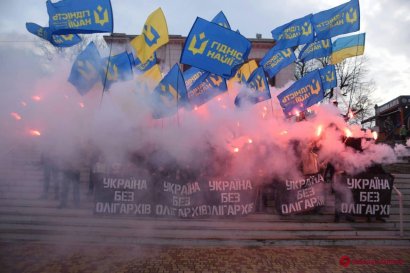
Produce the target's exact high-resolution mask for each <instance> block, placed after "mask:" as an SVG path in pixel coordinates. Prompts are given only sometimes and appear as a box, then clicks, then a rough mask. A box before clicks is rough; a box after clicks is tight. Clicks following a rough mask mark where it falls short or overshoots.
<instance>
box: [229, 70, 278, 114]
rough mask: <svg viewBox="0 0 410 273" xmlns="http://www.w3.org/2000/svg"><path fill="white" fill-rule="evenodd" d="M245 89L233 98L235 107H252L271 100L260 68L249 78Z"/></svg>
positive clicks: (263, 73) (263, 72)
mask: <svg viewBox="0 0 410 273" xmlns="http://www.w3.org/2000/svg"><path fill="white" fill-rule="evenodd" d="M246 85H247V87H248V88H244V89H242V90H241V91H240V92H239V93H238V95H237V96H236V98H235V105H236V106H238V107H242V106H244V105H253V104H256V103H259V102H262V101H265V100H268V99H270V98H271V95H270V90H269V84H268V81H267V80H266V76H265V71H264V70H263V68H262V67H259V68H257V69H256V70H255V71H254V72H253V73H252V75H251V76H250V77H249V80H248V82H247V84H246Z"/></svg>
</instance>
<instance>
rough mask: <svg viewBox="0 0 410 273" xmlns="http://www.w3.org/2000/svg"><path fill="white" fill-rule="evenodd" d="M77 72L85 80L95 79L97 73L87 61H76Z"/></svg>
mask: <svg viewBox="0 0 410 273" xmlns="http://www.w3.org/2000/svg"><path fill="white" fill-rule="evenodd" d="M77 70H78V72H79V73H80V74H81V76H83V78H84V79H86V80H88V81H89V80H91V79H95V78H97V77H98V74H97V71H96V70H95V68H94V66H93V65H92V64H91V63H90V62H88V61H78V62H77Z"/></svg>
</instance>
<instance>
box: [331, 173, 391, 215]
mask: <svg viewBox="0 0 410 273" xmlns="http://www.w3.org/2000/svg"><path fill="white" fill-rule="evenodd" d="M393 181H394V177H393V176H392V175H391V174H389V173H386V172H384V171H383V170H382V169H381V168H376V167H372V168H369V169H367V170H366V171H365V172H362V173H360V174H357V175H354V176H350V175H344V176H342V177H341V179H340V185H339V188H341V187H342V188H341V189H339V190H344V191H347V194H344V195H341V194H336V198H337V200H336V210H337V211H339V212H340V213H346V214H351V215H358V216H383V217H388V216H389V215H390V202H391V192H392V189H393Z"/></svg>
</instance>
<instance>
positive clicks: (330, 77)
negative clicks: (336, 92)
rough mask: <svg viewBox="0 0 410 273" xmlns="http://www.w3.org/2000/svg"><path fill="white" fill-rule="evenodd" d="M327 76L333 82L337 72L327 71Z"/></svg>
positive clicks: (328, 80)
mask: <svg viewBox="0 0 410 273" xmlns="http://www.w3.org/2000/svg"><path fill="white" fill-rule="evenodd" d="M325 78H326V81H327V82H332V81H333V80H334V79H335V74H334V73H333V72H332V71H327V73H326V76H325Z"/></svg>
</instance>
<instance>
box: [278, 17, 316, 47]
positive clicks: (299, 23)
mask: <svg viewBox="0 0 410 273" xmlns="http://www.w3.org/2000/svg"><path fill="white" fill-rule="evenodd" d="M311 17H312V14H309V15H306V16H305V17H303V18H299V19H296V20H293V21H292V22H290V23H287V24H285V25H282V26H280V27H277V28H275V29H274V30H272V31H271V33H272V37H273V39H274V40H275V43H276V44H275V48H276V49H284V48H288V47H293V46H297V45H301V44H306V43H311V42H313V38H314V33H313V28H312V23H311V22H310V19H311Z"/></svg>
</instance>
